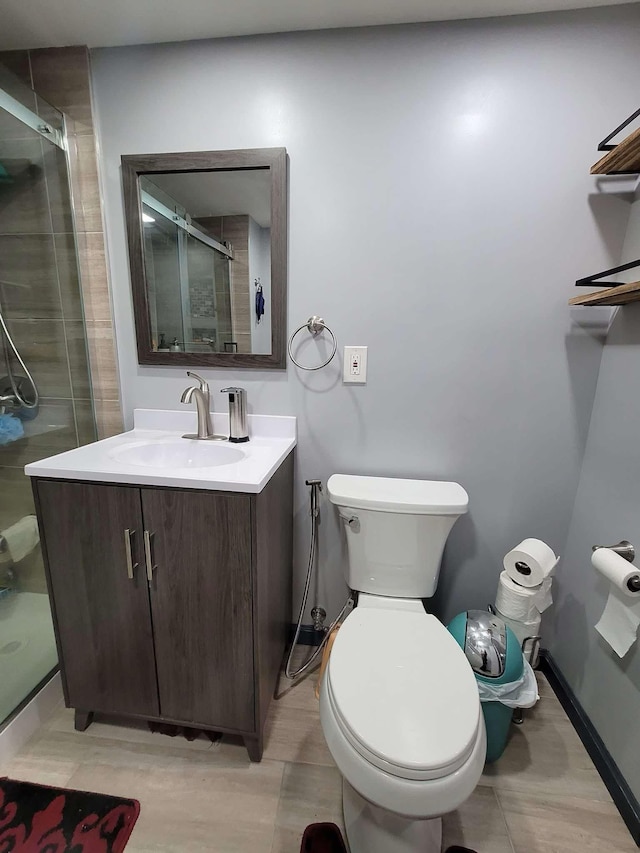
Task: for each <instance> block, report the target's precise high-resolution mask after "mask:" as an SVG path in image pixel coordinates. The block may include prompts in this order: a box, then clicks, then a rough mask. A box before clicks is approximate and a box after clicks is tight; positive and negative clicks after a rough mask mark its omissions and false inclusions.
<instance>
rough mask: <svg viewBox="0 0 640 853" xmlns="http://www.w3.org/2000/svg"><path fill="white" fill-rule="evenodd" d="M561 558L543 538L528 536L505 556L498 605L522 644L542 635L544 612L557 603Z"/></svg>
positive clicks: (497, 596)
mask: <svg viewBox="0 0 640 853" xmlns="http://www.w3.org/2000/svg"><path fill="white" fill-rule="evenodd" d="M558 560H559V557H556V555H555V554H554V552H553V550H552V549H551V548H550V547H549V546H548V545H547V544H546V543H545V542H542V541H541V540H540V539H525V540H524V541H523V542H521V543H520V544H519V545H517V546H516V547H515V548H513V549H512V550H511V551H509V552H508V553H507V554H505V556H504V559H503V561H502V562H503V565H504V571H503V572H501V573H500V579H499V581H498V592H497V594H496V604H495V607H496V611H497V613H498V615H499V616H501V617H502V618H503V619H504V620H505V622H506V623H507V625H509V627H510V628H511V630H512V631H513V632H514V634H515V635H516V637H518V639H519V640H520V642H521V643H522V642H523V641H524V640H525V639H526V638H527V637H535V636H538V635H539V634H540V623H541V619H542V617H541V614H542V613H544V611H545V610H546V609H547V608H548V607H550V606H551V605H552V604H553V598H552V595H551V584H552V574H553V571H554V569H555V567H556V566H557V565H558Z"/></svg>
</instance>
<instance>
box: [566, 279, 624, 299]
mask: <svg viewBox="0 0 640 853" xmlns="http://www.w3.org/2000/svg"><path fill="white" fill-rule="evenodd" d="M638 301H640V281H632V282H631V283H629V284H619V285H618V286H617V287H608V288H607V289H606V290H597V291H596V292H595V293H587V294H585V295H584V296H574V297H573V299H570V300H569V305H628V304H629V303H630V302H638Z"/></svg>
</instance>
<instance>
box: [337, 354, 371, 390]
mask: <svg viewBox="0 0 640 853" xmlns="http://www.w3.org/2000/svg"><path fill="white" fill-rule="evenodd" d="M342 381H343V382H351V383H357V384H359V385H364V384H365V383H366V381H367V348H366V347H345V348H344V361H343V366H342Z"/></svg>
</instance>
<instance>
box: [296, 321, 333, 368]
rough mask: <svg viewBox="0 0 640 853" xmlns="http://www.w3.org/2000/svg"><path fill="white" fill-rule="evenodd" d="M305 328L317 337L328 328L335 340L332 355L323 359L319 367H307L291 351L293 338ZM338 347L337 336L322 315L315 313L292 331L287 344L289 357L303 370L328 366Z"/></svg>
mask: <svg viewBox="0 0 640 853" xmlns="http://www.w3.org/2000/svg"><path fill="white" fill-rule="evenodd" d="M303 329H308V330H309V332H311V334H312V335H313V336H314V338H315V337H316V335H319V334H320V332H322V331H323V330H324V329H326V330H327V332H329V334H330V335H331V340H332V341H333V349H332V350H331V355H330V356H329V358H328V359H327V360H326V361H323V362H322V364H319V365H318V366H317V367H305V366H304V364H300V363H299V362H297V361H296V360H295V358H294V357H293V354H292V352H291V345H292V344H293V339H294V338H295V336H296V335H297V334H298V332H301V331H302V330H303ZM337 349H338V342H337V340H336V336H335V335H334V334H333V332H332V331H331V329H330V328H329V327H328V326H327V324H326V323H325V322H324V320H323V319H322V317H318V316H316V315H315V314H314V315H313V317H309V319H308V320H307V322H306V323H303V324H302V325H301V326H298V328H297V329H296V330H295V332H293V333H292V335H291V337H290V338H289V343H288V345H287V351H288V353H289V358H290V359H291V361H292V362H293V363H294V364H295V366H296V367H299V368H300V369H301V370H320V369H321V368H323V367H326V366H327V365H328V364H329V362H330V361H331V359H332V358H333V357H334V355H335V354H336V350H337Z"/></svg>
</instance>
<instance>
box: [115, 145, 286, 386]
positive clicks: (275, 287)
mask: <svg viewBox="0 0 640 853" xmlns="http://www.w3.org/2000/svg"><path fill="white" fill-rule="evenodd" d="M121 162H122V182H123V191H124V212H125V219H126V226H127V238H128V243H129V270H130V274H131V290H132V293H133V312H134V317H135V324H136V338H137V346H138V362H139V363H140V364H153V365H158V366H160V365H175V366H182V367H188V366H201V367H229V368H238V367H244V368H253V369H256V368H258V369H260V368H267V369H272V370H279V369H284V368H285V367H286V338H285V336H286V317H287V152H286V149H285V148H248V149H240V150H236V151H189V152H184V153H176V154H133V155H123V156H122V158H121ZM264 168H268V169H269V172H270V178H271V353H270V355H260V354H252V353H189V352H154V351H153V348H152V344H151V338H152V333H151V317H150V313H149V300H148V292H147V281H146V275H145V265H144V253H143V241H142V227H143V226H142V205H141V201H140V189H139V177H140V176H141V175H152V174H153V173H154V172H197V171H202V172H211V171H215V170H221V171H234V170H240V169H264Z"/></svg>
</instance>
